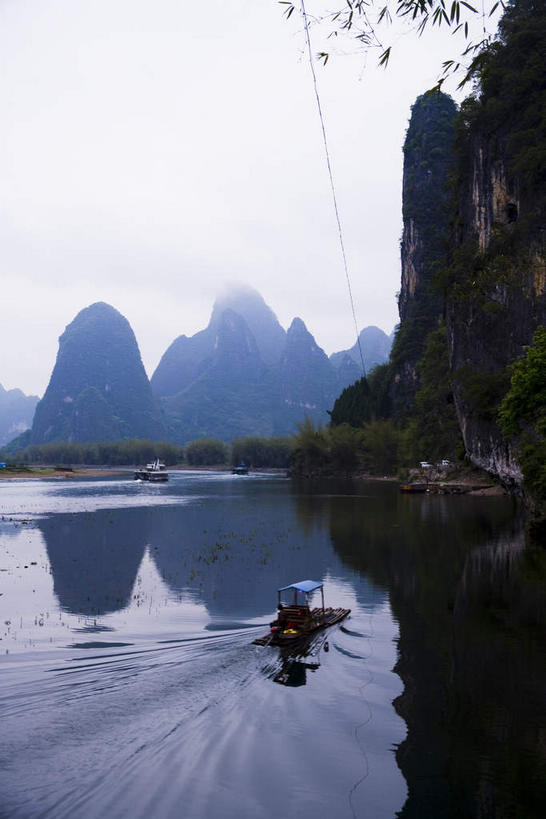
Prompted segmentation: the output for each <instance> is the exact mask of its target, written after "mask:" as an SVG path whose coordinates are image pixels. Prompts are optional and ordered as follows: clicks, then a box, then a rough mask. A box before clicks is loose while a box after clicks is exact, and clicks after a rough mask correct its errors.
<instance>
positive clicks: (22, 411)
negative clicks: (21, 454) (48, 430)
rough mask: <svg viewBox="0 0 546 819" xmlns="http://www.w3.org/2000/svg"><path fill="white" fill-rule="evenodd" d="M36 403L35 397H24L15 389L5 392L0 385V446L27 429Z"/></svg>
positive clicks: (36, 398)
mask: <svg viewBox="0 0 546 819" xmlns="http://www.w3.org/2000/svg"><path fill="white" fill-rule="evenodd" d="M37 403H38V396H37V395H25V394H24V392H21V390H17V389H15V390H5V389H4V387H3V386H2V384H0V446H3V445H4V444H7V443H8V441H11V440H12V438H15V436H16V435H20V434H21V433H22V432H24V431H25V430H26V429H29V427H30V426H31V424H32V419H33V417H34V410H35V409H36V404H37Z"/></svg>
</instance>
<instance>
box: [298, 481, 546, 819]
mask: <svg viewBox="0 0 546 819" xmlns="http://www.w3.org/2000/svg"><path fill="white" fill-rule="evenodd" d="M372 491H373V490H372ZM374 494H375V503H374V504H373V505H366V504H363V503H358V502H356V503H355V502H354V501H352V500H350V499H347V502H346V505H345V513H344V514H343V513H342V511H341V509H340V503H339V502H338V501H336V502H335V503H334V502H333V501H332V502H331V503H327V504H324V505H322V507H321V509H320V511H318V510H317V508H316V504H317V499H316V498H313V497H308V498H305V499H302V500H301V505H302V506H303V508H304V509H307V510H309V509H310V508H313V509H314V511H313V515H315V516H316V515H317V514H320V515H323V516H325V517H326V518H327V519H328V522H329V528H330V532H331V537H332V543H333V546H334V549H335V550H336V552H337V553H338V555H339V556H340V557H341V558H342V559H343V561H344V562H345V563H346V564H348V565H351V566H353V567H354V568H355V569H356V570H358V571H360V572H362V573H365V574H366V575H367V576H368V577H369V578H370V579H371V580H372V581H373V582H374V583H375V584H377V585H380V586H385V587H386V588H388V589H389V600H390V604H391V607H392V611H393V614H394V616H395V617H396V619H397V620H398V623H399V627H400V636H399V641H398V649H399V655H400V658H399V661H398V663H397V666H396V670H397V672H398V674H400V676H401V677H402V680H403V681H404V686H405V690H404V693H403V694H402V695H401V696H400V697H399V698H398V699H397V700H396V703H395V704H396V708H397V711H398V713H399V714H400V715H401V716H402V717H403V718H404V720H405V721H406V723H407V726H408V736H407V738H406V740H405V741H404V742H402V743H401V745H400V747H399V748H398V751H397V760H398V763H399V765H400V769H401V770H402V772H403V773H404V776H405V778H406V781H407V783H408V788H409V796H408V800H407V802H406V804H405V805H404V808H403V809H402V810H401V811H400V813H399V814H397V815H399V816H400V817H404V819H406V817H416V818H417V817H419V819H423V818H425V819H426V818H428V817H431V819H432V818H433V817H444V816H445V817H454V818H455V817H503V818H504V817H516V816H517V817H520V816H521V817H525V819H532V817H537V819H538V817H541V816H544V811H545V808H544V806H545V804H546V651H545V637H546V551H545V550H544V549H543V548H538V547H536V546H535V547H533V546H529V547H527V548H526V545H525V536H524V532H523V529H522V525H521V521H520V520H519V519H518V518H517V517H515V516H514V515H513V514H512V512H511V510H510V507H509V505H507V504H506V503H504V502H502V500H500V502H498V503H497V502H493V503H487V504H483V503H482V502H481V500H480V499H479V498H455V497H434V498H431V497H426V496H424V497H423V496H418V497H413V496H411V497H408V496H404V495H400V496H399V497H398V498H396V499H395V498H392V497H389V496H388V494H387V493H384V494H382V493H381V492H376V493H374ZM491 500H493V499H491ZM389 519H390V525H389V523H387V522H388V521H389Z"/></svg>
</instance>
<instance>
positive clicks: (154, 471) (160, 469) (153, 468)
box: [135, 458, 169, 483]
mask: <svg viewBox="0 0 546 819" xmlns="http://www.w3.org/2000/svg"><path fill="white" fill-rule="evenodd" d="M168 480H169V473H168V472H167V468H166V466H165V464H164V463H162V462H161V461H160V460H159V458H156V459H155V461H152V463H150V464H146V466H145V467H140V468H138V469H136V470H135V481H151V482H152V483H159V482H162V481H168Z"/></svg>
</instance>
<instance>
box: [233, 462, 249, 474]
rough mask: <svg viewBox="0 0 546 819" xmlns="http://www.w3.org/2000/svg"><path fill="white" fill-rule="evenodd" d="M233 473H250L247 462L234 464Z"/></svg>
mask: <svg viewBox="0 0 546 819" xmlns="http://www.w3.org/2000/svg"><path fill="white" fill-rule="evenodd" d="M231 474H232V475H248V466H247V465H246V464H239V465H238V466H234V467H233V469H232V470H231Z"/></svg>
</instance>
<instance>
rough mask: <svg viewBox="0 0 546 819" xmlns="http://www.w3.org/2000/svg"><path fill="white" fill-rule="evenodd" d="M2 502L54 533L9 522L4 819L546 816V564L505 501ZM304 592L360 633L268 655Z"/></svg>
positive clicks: (0, 762)
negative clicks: (287, 599) (285, 593)
mask: <svg viewBox="0 0 546 819" xmlns="http://www.w3.org/2000/svg"><path fill="white" fill-rule="evenodd" d="M2 488H3V489H5V492H4V494H3V495H2V497H1V498H0V505H1V510H2V514H3V515H4V516H5V517H6V518H7V517H8V516H10V515H18V516H19V517H21V516H22V515H25V514H28V513H30V514H31V513H32V512H35V513H38V515H39V517H38V518H37V519H36V520H35V522H34V523H33V524H32V525H30V526H26V527H25V526H23V525H22V524H15V523H13V522H7V521H2V522H1V523H0V558H1V559H0V569H1V570H2V574H0V584H1V588H0V591H1V592H2V595H1V596H0V610H1V617H0V619H1V621H2V622H3V623H4V631H3V633H2V634H1V635H0V636H1V637H2V641H1V642H0V651H2V658H3V668H2V671H3V674H2V677H1V679H0V719H1V720H2V739H3V742H2V746H3V747H2V750H0V816H6V817H7V816H9V817H10V819H12V817H13V818H14V819H17V817H25V819H32V818H33V817H37V816H42V815H43V816H45V815H55V817H56V819H60V817H69V816H70V817H71V819H72V817H77V819H95V817H99V816H120V817H121V816H131V817H132V818H133V817H147V816H151V815H153V816H157V817H159V819H171V817H173V819H174V817H178V816H180V815H184V817H185V819H201V818H202V817H205V816H206V817H208V816H222V817H237V819H239V817H246V816H252V817H253V819H254V817H266V818H267V819H269V817H273V816H277V815H286V816H298V817H301V819H307V817H311V816H313V817H319V819H320V818H321V817H328V819H330V817H332V816H335V817H336V819H337V817H347V818H348V819H352V817H355V816H359V817H360V816H362V817H364V816H370V817H373V819H383V818H384V819H388V817H394V816H399V817H404V819H405V818H406V817H420V819H437V817H466V816H468V817H474V816H476V817H484V818H485V817H488V818H489V817H494V818H495V819H497V818H498V819H504V817H519V816H521V817H524V818H525V819H534V817H539V816H542V815H543V813H544V810H543V806H544V804H545V803H546V791H545V782H546V765H545V751H544V748H545V747H546V706H545V701H544V691H545V690H546V663H545V658H544V654H545V653H544V626H545V622H546V616H545V609H546V606H545V587H546V582H545V581H546V554H545V552H544V551H539V550H536V549H535V550H533V549H530V548H526V547H525V542H524V535H523V530H522V526H521V521H520V520H519V519H518V517H517V515H516V514H515V512H514V509H513V507H512V505H511V503H510V502H509V501H508V500H507V499H505V498H472V497H450V496H435V497H428V496H403V495H399V494H398V492H397V488H396V487H395V486H394V485H391V484H382V483H373V484H355V485H351V484H347V483H344V482H343V483H337V482H333V481H330V482H322V483H316V484H291V483H290V482H289V481H286V480H283V479H278V478H272V477H266V476H253V477H250V478H249V479H245V480H243V481H241V480H238V479H237V478H232V476H226V475H215V474H209V475H199V474H195V475H187V474H185V475H176V473H175V474H173V477H172V480H171V481H170V482H169V484H168V485H167V486H164V487H161V488H159V489H158V487H146V486H143V487H139V486H136V487H135V485H134V483H133V482H131V481H126V482H123V481H120V480H112V481H111V482H108V481H96V482H93V481H82V482H78V481H77V480H74V481H72V482H67V483H66V484H65V483H57V484H53V483H49V484H48V483H47V482H39V483H35V484H34V485H33V484H31V483H30V482H23V483H22V484H18V485H17V486H14V484H10V485H7V484H6V486H5V487H4V486H3V487H2ZM307 577H310V578H313V579H316V580H319V581H324V583H325V594H326V604H327V605H334V606H338V605H339V606H346V607H347V608H351V609H352V614H351V616H350V618H349V619H348V620H346V621H344V622H343V623H342V624H340V625H338V626H335V627H333V628H332V629H328V630H326V631H325V632H322V633H321V634H320V635H318V636H317V637H315V639H314V640H312V641H311V642H310V643H309V645H308V646H306V647H305V648H304V649H303V648H302V649H300V650H299V652H298V653H297V654H290V653H289V652H288V651H286V650H279V649H274V648H260V647H256V646H252V645H251V643H252V640H253V639H254V637H256V636H259V635H260V634H262V633H263V632H264V626H265V627H266V628H267V624H268V623H269V621H270V620H271V619H272V615H273V614H274V609H275V604H276V595H275V592H276V589H277V588H278V587H280V586H282V585H285V584H286V583H289V582H291V581H294V580H299V579H304V578H307ZM394 641H396V645H395V644H394ZM396 646H397V649H398V651H396ZM327 648H328V649H329V650H326V649H327ZM8 651H9V654H8V653H7V652H8ZM4 652H5V653H4ZM393 667H394V668H395V672H396V673H393ZM400 680H402V682H403V686H402V684H401V682H400ZM393 702H394V705H393ZM406 729H407V730H406ZM402 774H403V776H402ZM404 779H405V782H404ZM181 805H183V811H182V813H181V810H182V809H181Z"/></svg>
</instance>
